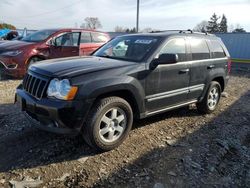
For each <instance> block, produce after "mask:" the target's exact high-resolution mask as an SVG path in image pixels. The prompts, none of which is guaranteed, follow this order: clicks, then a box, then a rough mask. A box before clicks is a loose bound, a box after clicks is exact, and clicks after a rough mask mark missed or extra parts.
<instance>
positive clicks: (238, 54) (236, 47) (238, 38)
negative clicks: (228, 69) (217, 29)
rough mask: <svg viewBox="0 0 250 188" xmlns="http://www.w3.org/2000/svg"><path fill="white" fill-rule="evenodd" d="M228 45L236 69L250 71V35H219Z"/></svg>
mask: <svg viewBox="0 0 250 188" xmlns="http://www.w3.org/2000/svg"><path fill="white" fill-rule="evenodd" d="M216 36H218V37H220V38H221V39H222V41H223V42H224V44H225V45H226V47H227V49H228V51H229V53H230V55H231V58H232V61H233V66H234V67H242V68H248V69H250V33H218V34H216Z"/></svg>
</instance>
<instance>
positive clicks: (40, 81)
mask: <svg viewBox="0 0 250 188" xmlns="http://www.w3.org/2000/svg"><path fill="white" fill-rule="evenodd" d="M41 83H42V80H39V84H38V86H37V89H36V94H35V96H38V95H37V94H38V90H39V87H40V85H41Z"/></svg>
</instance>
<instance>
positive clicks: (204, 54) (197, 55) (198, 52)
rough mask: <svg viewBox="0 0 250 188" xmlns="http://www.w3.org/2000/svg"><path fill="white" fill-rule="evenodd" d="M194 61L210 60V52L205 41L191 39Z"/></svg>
mask: <svg viewBox="0 0 250 188" xmlns="http://www.w3.org/2000/svg"><path fill="white" fill-rule="evenodd" d="M189 42H190V47H191V52H192V59H193V60H202V59H209V58H210V51H209V49H208V45H207V42H206V41H205V40H204V39H199V38H189Z"/></svg>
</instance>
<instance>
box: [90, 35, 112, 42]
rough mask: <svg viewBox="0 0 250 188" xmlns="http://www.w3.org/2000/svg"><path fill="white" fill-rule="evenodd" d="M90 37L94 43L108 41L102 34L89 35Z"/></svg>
mask: <svg viewBox="0 0 250 188" xmlns="http://www.w3.org/2000/svg"><path fill="white" fill-rule="evenodd" d="M91 35H92V41H93V42H94V43H106V42H108V40H109V39H108V37H107V35H105V34H103V33H91Z"/></svg>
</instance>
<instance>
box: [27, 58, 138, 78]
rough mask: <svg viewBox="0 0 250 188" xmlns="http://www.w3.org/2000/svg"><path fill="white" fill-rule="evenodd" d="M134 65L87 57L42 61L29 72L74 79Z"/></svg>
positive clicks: (126, 62)
mask: <svg viewBox="0 0 250 188" xmlns="http://www.w3.org/2000/svg"><path fill="white" fill-rule="evenodd" d="M135 64H137V63H134V62H128V61H121V60H115V59H109V58H102V57H95V56H88V57H71V58H61V59H53V60H47V61H42V62H39V63H36V64H34V65H32V66H31V67H30V70H31V71H33V72H36V73H39V74H42V75H46V76H49V77H74V76H77V75H81V74H86V73H91V72H96V71H101V70H106V69H112V68H120V67H124V66H130V65H135Z"/></svg>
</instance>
